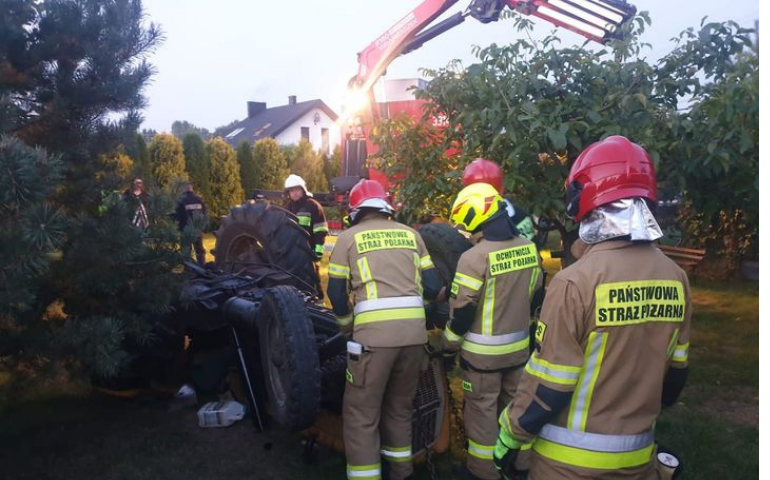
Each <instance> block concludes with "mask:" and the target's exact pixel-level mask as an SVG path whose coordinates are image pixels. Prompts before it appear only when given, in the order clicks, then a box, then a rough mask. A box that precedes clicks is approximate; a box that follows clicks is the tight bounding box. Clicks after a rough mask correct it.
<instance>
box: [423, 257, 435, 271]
mask: <svg viewBox="0 0 770 480" xmlns="http://www.w3.org/2000/svg"><path fill="white" fill-rule="evenodd" d="M433 267H435V265H433V260H431V258H430V255H425V256H423V257H422V258H420V268H421V269H423V270H427V269H429V268H433Z"/></svg>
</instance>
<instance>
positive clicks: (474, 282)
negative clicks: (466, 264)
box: [454, 272, 484, 292]
mask: <svg viewBox="0 0 770 480" xmlns="http://www.w3.org/2000/svg"><path fill="white" fill-rule="evenodd" d="M454 281H455V283H457V284H458V285H462V286H464V287H468V288H470V289H471V290H473V291H474V292H477V291H479V290H481V287H482V286H483V285H484V283H482V281H481V280H479V279H476V278H473V277H471V276H468V275H465V274H464V273H460V272H457V273H455V280H454Z"/></svg>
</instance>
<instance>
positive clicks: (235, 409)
mask: <svg viewBox="0 0 770 480" xmlns="http://www.w3.org/2000/svg"><path fill="white" fill-rule="evenodd" d="M245 415H246V408H244V406H243V405H241V404H240V403H238V402H236V401H235V400H227V401H224V402H209V403H207V404H205V405H203V406H202V407H201V408H200V410H198V426H199V427H202V428H215V427H229V426H230V425H232V424H233V423H235V422H237V421H238V420H242V419H243V417H244V416H245Z"/></svg>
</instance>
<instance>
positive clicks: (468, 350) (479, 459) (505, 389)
mask: <svg viewBox="0 0 770 480" xmlns="http://www.w3.org/2000/svg"><path fill="white" fill-rule="evenodd" d="M451 219H452V222H453V223H455V224H456V225H460V226H462V227H464V228H465V229H466V230H467V231H468V232H470V233H472V234H474V237H475V238H476V239H477V241H476V244H475V245H474V246H473V247H472V248H471V249H470V250H468V251H466V252H465V253H463V254H462V256H461V257H460V261H459V262H458V265H457V272H456V274H455V277H454V280H453V282H452V286H451V298H450V300H449V305H450V321H449V323H447V326H446V328H445V330H444V348H445V349H446V350H450V351H456V350H458V349H460V351H461V353H460V366H461V368H462V370H463V390H464V396H465V408H464V418H465V432H466V434H467V436H468V456H467V465H466V468H467V470H465V471H463V472H460V474H461V475H463V476H464V477H466V478H471V479H483V480H496V479H498V478H500V475H499V474H498V472H497V470H496V469H495V466H494V464H493V463H492V453H493V451H494V448H495V440H497V432H498V428H497V417H498V415H499V413H500V412H501V411H502V410H503V409H504V408H505V407H506V406H507V405H508V402H510V401H511V399H512V398H513V394H514V393H515V392H516V387H517V385H518V383H519V379H520V378H521V372H522V370H523V367H524V365H525V364H526V362H527V358H528V357H529V345H530V340H529V339H530V336H529V323H530V319H529V310H530V309H529V307H530V301H531V300H532V296H533V294H534V292H535V290H536V289H537V288H539V286H540V282H541V280H542V274H541V268H540V260H539V256H538V253H537V249H536V247H535V244H534V243H532V242H530V241H529V240H526V239H524V238H522V237H520V236H518V235H517V234H516V233H517V230H516V228H515V225H514V224H513V222H512V220H511V219H510V217H509V216H508V215H507V214H506V209H505V203H504V202H503V198H502V197H501V196H500V195H499V194H498V192H497V190H496V189H495V188H494V187H493V186H492V185H490V184H487V183H474V184H472V185H470V186H468V187H465V188H464V189H463V190H462V191H461V192H460V193H459V195H458V196H457V200H456V201H455V203H454V205H453V207H452V215H451Z"/></svg>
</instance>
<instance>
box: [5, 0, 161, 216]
mask: <svg viewBox="0 0 770 480" xmlns="http://www.w3.org/2000/svg"><path fill="white" fill-rule="evenodd" d="M0 9H1V10H0V17H1V18H2V19H3V20H2V28H0V31H1V33H0V65H2V75H0V112H2V115H0V117H2V118H3V120H2V122H0V123H2V127H1V128H2V131H3V132H6V133H12V134H14V135H16V136H18V137H19V138H21V139H22V140H23V141H24V142H25V143H26V144H28V145H37V146H42V147H44V148H46V149H47V150H48V151H49V152H56V153H59V154H60V155H61V159H62V161H63V162H64V165H65V170H64V174H65V177H66V180H67V181H66V182H65V183H64V184H63V186H62V188H61V189H60V190H59V191H58V192H57V193H58V197H59V201H60V202H63V203H65V204H66V206H67V209H68V210H70V211H73V212H82V211H85V210H88V209H93V208H95V207H96V206H97V205H98V203H99V201H100V198H101V196H100V191H101V190H102V188H101V186H100V185H98V183H97V182H94V181H93V179H94V176H95V174H96V172H95V169H96V167H97V165H96V164H95V163H94V162H93V161H91V160H92V159H94V158H97V157H98V156H99V154H101V153H104V152H107V151H110V150H114V149H115V148H117V146H118V145H119V144H120V143H121V142H122V140H123V139H124V138H126V133H127V132H135V131H136V129H137V127H138V126H139V123H140V121H141V117H140V116H139V114H138V111H139V110H140V109H141V108H142V107H143V106H144V105H145V100H144V97H143V96H142V95H141V90H142V88H143V86H144V85H145V84H146V83H147V81H148V80H149V78H150V76H151V75H152V73H153V69H152V67H151V66H150V64H149V63H148V62H147V61H146V56H147V55H148V54H149V53H151V52H152V51H153V49H154V48H155V47H156V46H157V45H158V44H159V42H160V40H161V32H160V30H159V28H158V27H157V26H156V25H154V24H152V23H147V22H145V21H144V20H145V19H144V13H143V11H142V4H141V1H139V0H124V1H112V2H104V1H102V0H80V1H73V0H52V1H45V2H36V1H33V0H17V1H12V2H3V3H2V4H1V5H0Z"/></svg>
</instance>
